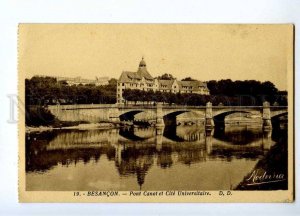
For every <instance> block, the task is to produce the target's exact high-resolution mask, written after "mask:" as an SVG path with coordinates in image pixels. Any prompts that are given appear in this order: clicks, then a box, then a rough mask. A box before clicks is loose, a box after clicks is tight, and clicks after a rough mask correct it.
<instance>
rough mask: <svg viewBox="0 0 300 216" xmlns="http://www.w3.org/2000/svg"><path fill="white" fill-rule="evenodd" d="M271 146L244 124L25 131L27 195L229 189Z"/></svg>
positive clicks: (258, 131) (268, 135) (265, 134)
mask: <svg viewBox="0 0 300 216" xmlns="http://www.w3.org/2000/svg"><path fill="white" fill-rule="evenodd" d="M274 144H275V141H273V140H272V132H263V131H261V129H258V128H249V127H247V126H245V127H226V128H225V130H223V131H212V132H211V133H210V135H208V133H206V132H205V129H204V127H201V126H178V127H173V128H165V129H164V130H163V131H156V129H155V128H153V127H149V128H136V127H130V128H121V129H109V130H57V131H51V132H50V131H48V132H42V133H30V134H26V172H27V181H26V182H27V190H46V189H51V190H92V189H99V190H105V189H110V190H113V189H114V190H136V189H147V190H150V189H151V190H167V189H177V190H179V189H185V190H188V189H192V190H195V189H202V190H209V189H210V190H219V189H230V188H232V187H233V185H237V184H238V183H239V182H240V181H241V180H242V179H243V177H244V176H245V175H246V174H247V173H248V172H250V171H251V169H253V167H254V166H255V164H256V163H257V161H258V160H259V159H261V158H262V157H263V156H264V155H265V154H266V152H267V151H268V150H269V149H270V147H271V146H272V145H274ZM83 176H84V177H83ZM66 181H67V182H68V184H66ZM59 182H61V184H58V183H59ZM64 182H65V183H64ZM58 185H59V186H58Z"/></svg>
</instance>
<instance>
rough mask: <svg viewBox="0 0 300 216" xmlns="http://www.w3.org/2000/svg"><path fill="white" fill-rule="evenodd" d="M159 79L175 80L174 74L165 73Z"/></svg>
mask: <svg viewBox="0 0 300 216" xmlns="http://www.w3.org/2000/svg"><path fill="white" fill-rule="evenodd" d="M157 79H159V80H173V79H175V78H174V77H173V76H172V74H167V73H164V74H163V75H161V76H158V77H157Z"/></svg>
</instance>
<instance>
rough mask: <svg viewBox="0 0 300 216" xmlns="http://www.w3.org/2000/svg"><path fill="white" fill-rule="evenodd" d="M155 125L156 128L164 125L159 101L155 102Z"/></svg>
mask: <svg viewBox="0 0 300 216" xmlns="http://www.w3.org/2000/svg"><path fill="white" fill-rule="evenodd" d="M155 126H156V127H157V128H163V127H165V123H164V119H163V111H162V104H161V103H157V105H156V124H155Z"/></svg>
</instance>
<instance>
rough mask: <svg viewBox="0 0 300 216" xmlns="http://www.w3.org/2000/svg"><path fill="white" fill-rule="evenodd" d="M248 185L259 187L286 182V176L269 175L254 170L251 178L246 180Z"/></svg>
mask: <svg viewBox="0 0 300 216" xmlns="http://www.w3.org/2000/svg"><path fill="white" fill-rule="evenodd" d="M246 180H247V181H248V182H249V183H248V184H247V185H259V184H267V183H274V182H281V181H285V180H286V179H285V175H284V174H282V173H268V172H267V171H262V170H254V171H253V172H252V173H251V175H250V177H249V178H247V179H246Z"/></svg>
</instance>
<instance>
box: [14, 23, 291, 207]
mask: <svg viewBox="0 0 300 216" xmlns="http://www.w3.org/2000/svg"><path fill="white" fill-rule="evenodd" d="M18 71H19V72H18V73H19V83H18V86H19V87H18V88H19V105H20V110H19V201H20V202H293V200H294V26H293V25H292V24H273V25H267V24H260V25H257V24H255V25H253V24H242V25H236V24H232V25H219V24H214V25H208V24H206V25H202V24H20V25H19V29H18Z"/></svg>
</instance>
